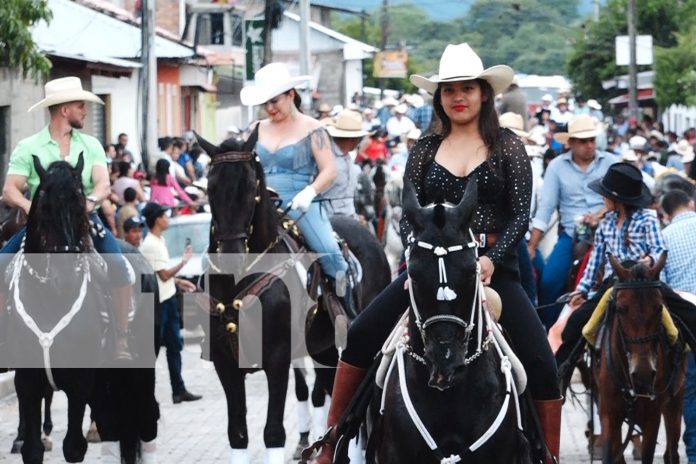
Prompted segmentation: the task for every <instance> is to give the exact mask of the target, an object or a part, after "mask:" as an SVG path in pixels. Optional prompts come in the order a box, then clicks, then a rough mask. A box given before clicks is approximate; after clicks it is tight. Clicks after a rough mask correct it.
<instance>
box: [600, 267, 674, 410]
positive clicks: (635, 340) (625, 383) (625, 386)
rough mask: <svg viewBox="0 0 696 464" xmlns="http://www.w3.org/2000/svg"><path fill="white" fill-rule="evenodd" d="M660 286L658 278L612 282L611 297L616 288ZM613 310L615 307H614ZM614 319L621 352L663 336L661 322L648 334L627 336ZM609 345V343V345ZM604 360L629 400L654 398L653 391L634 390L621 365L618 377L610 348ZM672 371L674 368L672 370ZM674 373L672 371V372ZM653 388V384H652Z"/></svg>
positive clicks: (629, 376)
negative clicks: (638, 391)
mask: <svg viewBox="0 0 696 464" xmlns="http://www.w3.org/2000/svg"><path fill="white" fill-rule="evenodd" d="M661 287H662V282H660V281H659V280H656V281H646V280H629V281H625V282H617V283H615V284H614V289H613V296H612V299H613V300H614V301H616V292H617V290H622V289H646V288H656V289H659V288H661ZM614 311H615V309H614ZM614 320H615V321H616V333H617V334H618V339H619V350H620V351H621V352H623V353H626V352H628V345H642V344H645V343H651V342H655V341H658V342H659V341H660V340H661V339H662V338H663V336H664V328H663V326H662V322H659V323H658V327H657V330H656V331H655V332H654V333H652V334H648V335H642V336H639V337H627V336H626V334H625V332H624V330H623V326H622V325H621V319H620V317H618V315H617V316H616V317H615V318H614ZM609 332H610V331H608V330H607V331H606V337H607V340H606V341H607V342H609V338H608V337H609ZM609 346H610V345H609ZM606 362H607V369H608V371H609V373H610V375H611V378H612V380H613V381H614V383H615V384H616V386H617V387H619V388H620V389H621V391H622V392H623V393H624V395H625V396H626V398H627V399H628V400H629V401H635V400H636V399H637V398H647V399H649V400H654V399H655V396H656V394H655V392H654V391H652V392H650V393H648V394H641V393H637V392H636V388H635V385H634V382H633V378H632V376H631V374H630V373H629V372H628V371H627V370H626V368H625V367H624V366H622V369H621V370H622V374H623V375H622V377H623V379H621V378H620V376H619V374H618V373H617V372H616V370H615V369H614V367H613V364H614V363H613V360H612V356H611V349H607V350H606ZM673 371H674V370H673ZM672 374H674V372H672ZM672 379H673V375H670V379H669V381H668V382H667V386H666V387H665V390H666V389H667V388H669V386H670V384H671V383H672ZM653 389H654V385H653Z"/></svg>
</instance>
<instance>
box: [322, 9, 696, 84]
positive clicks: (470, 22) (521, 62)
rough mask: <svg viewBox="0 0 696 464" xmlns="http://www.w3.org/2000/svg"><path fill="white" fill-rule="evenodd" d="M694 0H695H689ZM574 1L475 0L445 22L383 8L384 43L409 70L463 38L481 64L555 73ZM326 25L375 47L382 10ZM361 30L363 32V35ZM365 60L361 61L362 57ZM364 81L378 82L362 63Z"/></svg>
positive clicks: (427, 70)
mask: <svg viewBox="0 0 696 464" xmlns="http://www.w3.org/2000/svg"><path fill="white" fill-rule="evenodd" d="M694 1H696V0H694ZM577 6H578V0H476V1H475V2H474V3H473V5H472V6H471V8H470V10H469V12H468V14H467V15H466V16H464V17H462V18H453V19H452V20H450V21H447V22H442V21H434V20H432V19H430V18H429V17H428V16H427V14H426V13H425V11H424V10H423V9H422V8H420V7H418V6H417V4H415V5H414V4H399V5H394V6H391V7H390V8H389V28H388V37H389V40H388V42H387V48H392V49H393V48H400V47H404V48H405V49H406V50H407V51H408V52H409V72H414V73H421V74H426V75H429V74H433V73H435V72H437V68H438V64H439V60H440V56H441V55H442V51H443V50H444V49H445V47H446V46H447V44H448V43H461V42H468V43H470V44H471V46H472V47H473V48H474V49H475V50H476V51H477V52H478V53H479V55H480V56H481V57H482V59H483V61H484V64H485V65H487V66H490V65H493V64H507V65H509V66H511V67H512V68H513V69H515V71H517V72H522V73H528V74H561V73H563V71H564V66H565V61H566V56H567V54H568V53H569V51H570V46H571V43H570V41H569V39H568V37H571V36H572V33H571V32H572V31H573V30H574V29H573V27H572V24H573V23H574V22H576V21H577ZM332 27H333V28H334V29H336V30H338V31H339V32H342V33H344V34H346V35H348V36H350V37H354V38H356V39H358V40H363V41H365V42H367V43H369V44H371V45H374V46H375V47H378V48H379V47H380V46H381V43H382V31H383V28H382V12H381V10H375V11H373V12H372V13H371V15H370V17H369V18H366V19H365V20H364V25H363V24H362V20H361V19H360V18H356V17H347V18H336V17H335V18H334V20H333V21H332ZM363 31H364V36H363ZM366 63H367V61H366ZM365 73H366V76H365V77H366V85H373V86H376V87H378V86H379V82H377V81H376V80H375V79H373V78H372V77H371V75H372V65H371V64H370V65H369V66H367V65H366V66H365ZM386 85H387V86H388V87H390V88H394V89H401V90H408V89H409V88H410V84H409V83H408V81H407V80H405V79H404V80H392V81H390V82H388V83H386Z"/></svg>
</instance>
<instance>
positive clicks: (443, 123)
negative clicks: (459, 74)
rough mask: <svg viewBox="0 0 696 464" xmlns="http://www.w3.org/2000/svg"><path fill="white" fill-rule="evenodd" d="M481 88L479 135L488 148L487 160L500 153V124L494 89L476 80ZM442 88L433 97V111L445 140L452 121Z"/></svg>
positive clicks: (484, 81) (485, 82)
mask: <svg viewBox="0 0 696 464" xmlns="http://www.w3.org/2000/svg"><path fill="white" fill-rule="evenodd" d="M476 82H478V84H479V86H480V87H481V99H482V101H481V112H480V113H479V133H480V134H481V138H482V139H483V142H484V143H485V144H486V147H487V148H488V155H487V159H489V160H490V157H491V155H492V154H494V153H499V152H500V147H501V141H500V123H499V122H498V113H496V111H495V93H494V92H493V87H491V85H490V84H489V83H488V81H486V80H484V79H476ZM441 91H442V87H441V86H440V85H438V86H437V90H435V95H434V96H433V111H434V112H435V114H436V115H437V117H438V119H439V121H440V127H439V130H438V131H437V132H438V133H439V135H440V136H441V137H442V138H443V139H444V138H446V137H447V136H448V135H449V134H450V133H451V132H452V121H450V119H449V117H448V116H447V113H445V109H444V108H443V107H442V96H441Z"/></svg>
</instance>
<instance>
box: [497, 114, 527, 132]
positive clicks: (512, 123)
mask: <svg viewBox="0 0 696 464" xmlns="http://www.w3.org/2000/svg"><path fill="white" fill-rule="evenodd" d="M499 121H500V127H506V128H508V129H510V130H511V131H512V132H514V133H515V135H517V136H518V137H522V138H523V139H528V138H529V132H526V131H525V130H524V120H523V119H522V116H520V115H519V114H517V113H513V112H512V111H508V112H507V113H503V114H501V115H500V118H499Z"/></svg>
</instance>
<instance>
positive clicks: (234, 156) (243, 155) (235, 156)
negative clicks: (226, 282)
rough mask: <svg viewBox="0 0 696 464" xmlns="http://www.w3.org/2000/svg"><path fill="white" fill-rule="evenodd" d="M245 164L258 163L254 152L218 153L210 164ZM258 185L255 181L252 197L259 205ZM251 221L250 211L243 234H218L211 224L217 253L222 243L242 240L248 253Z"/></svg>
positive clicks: (215, 227) (251, 227)
mask: <svg viewBox="0 0 696 464" xmlns="http://www.w3.org/2000/svg"><path fill="white" fill-rule="evenodd" d="M247 162H253V163H258V162H259V157H258V156H257V155H256V152H254V151H227V152H223V153H219V154H217V155H215V158H214V159H213V161H212V162H211V166H215V165H220V164H226V163H247ZM259 185H260V181H259V180H258V179H257V180H256V194H255V196H254V199H255V201H256V204H259V203H260V202H261V194H260V192H259ZM253 219H254V211H252V212H251V214H250V215H249V221H248V222H247V224H246V227H245V229H244V232H237V233H218V226H217V224H213V227H212V235H213V241H215V242H217V244H218V246H217V249H218V251H219V250H220V244H221V243H222V242H231V241H235V240H244V250H245V251H246V252H247V253H248V252H249V237H250V236H251V234H253V233H254V226H253V225H252V221H253Z"/></svg>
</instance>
